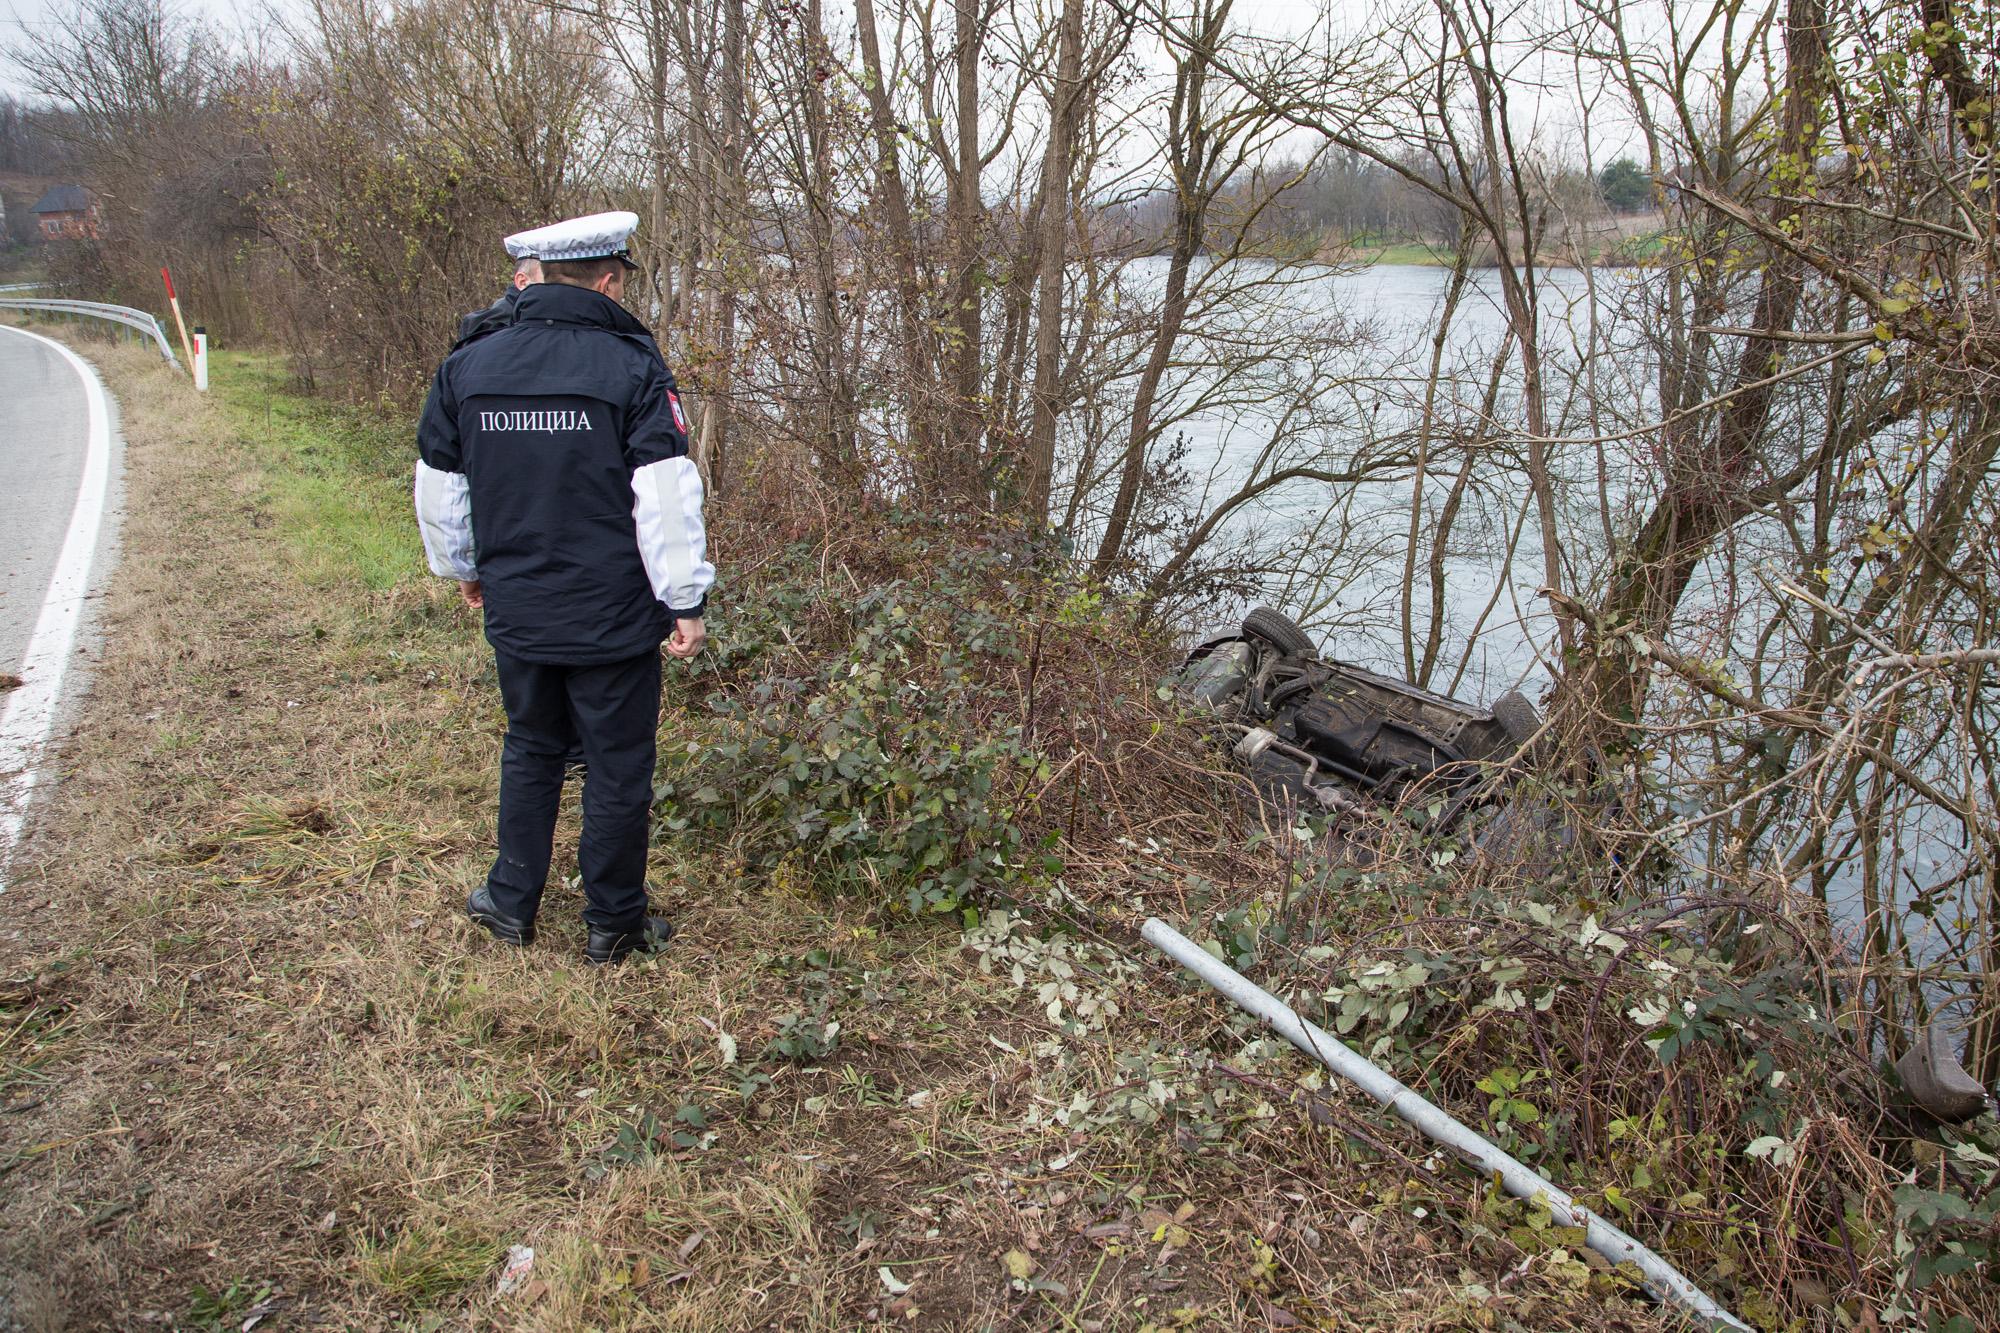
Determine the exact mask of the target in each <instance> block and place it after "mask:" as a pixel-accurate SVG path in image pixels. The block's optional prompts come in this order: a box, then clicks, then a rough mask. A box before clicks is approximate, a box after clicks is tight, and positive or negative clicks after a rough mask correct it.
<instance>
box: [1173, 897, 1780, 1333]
mask: <svg viewBox="0 0 2000 1333" xmlns="http://www.w3.org/2000/svg"><path fill="white" fill-rule="evenodd" d="M1139 935H1140V938H1141V939H1143V940H1145V941H1146V943H1148V944H1150V945H1152V946H1153V947H1154V948H1155V949H1158V950H1159V951H1160V952H1161V953H1163V954H1165V955H1166V956H1167V957H1169V958H1171V959H1173V960H1174V961H1175V962H1176V963H1179V964H1180V965H1181V966H1182V967H1184V968H1186V969H1187V970H1188V971H1190V972H1192V973H1194V974H1195V975H1196V976H1197V977H1200V978H1201V979H1202V980H1203V981H1205V982H1207V983H1208V984H1209V985H1210V986H1212V987H1214V988H1215V989H1216V990H1217V991H1220V992H1221V993H1222V995H1223V996H1224V997H1225V998H1227V999H1228V1000H1230V1001H1231V1002H1232V1003H1234V1004H1235V1005H1236V1006H1237V1007H1238V1008H1240V1009H1242V1010H1243V1011H1244V1012H1246V1013H1249V1014H1254V1015H1255V1016H1257V1017H1258V1018H1261V1019H1263V1020H1264V1021H1265V1022H1266V1023H1269V1024H1270V1025H1271V1028H1272V1030H1273V1031H1275V1032H1276V1033H1277V1034H1278V1035H1279V1036H1281V1037H1283V1038H1284V1039H1285V1040H1286V1041H1288V1042H1290V1043H1291V1044H1292V1045H1294V1046H1296V1047H1298V1048H1299V1050H1300V1051H1302V1052H1304V1053H1305V1054H1307V1055H1309V1056H1311V1057H1312V1058H1313V1059H1315V1060H1317V1061H1319V1062H1320V1063H1321V1064H1323V1065H1325V1066H1326V1067H1327V1068H1328V1069H1329V1070H1331V1071H1332V1072H1334V1073H1336V1074H1338V1075H1340V1077H1342V1078H1344V1079H1346V1080H1347V1081H1348V1082H1350V1083H1352V1084H1354V1085H1355V1086H1356V1087H1358V1088H1360V1089H1361V1090H1362V1091H1363V1092H1365V1093H1367V1094H1368V1095H1369V1096H1370V1097H1373V1098H1374V1099H1375V1100H1376V1101H1378V1102H1380V1103H1382V1105H1384V1106H1386V1107H1388V1108H1389V1109H1390V1110H1392V1111H1394V1112H1395V1113H1396V1114H1397V1115H1399V1116H1401V1117H1402V1118H1403V1119H1404V1120H1406V1121H1408V1122H1409V1123H1410V1124H1412V1125H1414V1126H1416V1128H1418V1129H1420V1130H1422V1131H1423V1132H1424V1133H1425V1134H1426V1135H1427V1136H1428V1137H1429V1138H1430V1139H1431V1140H1432V1141H1434V1142H1436V1143H1439V1144H1441V1145H1443V1146H1444V1147H1446V1148H1449V1149H1451V1150H1452V1151H1453V1152H1455V1153H1457V1154H1458V1155H1459V1156H1460V1157H1461V1158H1463V1159H1464V1160H1465V1161H1467V1162H1469V1163H1471V1164H1472V1165H1473V1166H1476V1167H1478V1168H1479V1169H1480V1170H1481V1171H1483V1172H1486V1173H1487V1174H1489V1175H1493V1176H1498V1177H1499V1179H1500V1183H1501V1185H1502V1186H1504V1187H1505V1188H1506V1190H1507V1192H1508V1193H1509V1194H1511V1195H1513V1196H1514V1197H1515V1198H1517V1199H1530V1200H1533V1199H1541V1200H1543V1201H1544V1202H1545V1203H1546V1204H1547V1205H1548V1209H1549V1212H1550V1214H1551V1215H1553V1216H1554V1218H1555V1219H1556V1221H1557V1222H1558V1223H1559V1224H1560V1225H1562V1226H1573V1227H1582V1228H1583V1230H1584V1238H1585V1243H1586V1244H1588V1245H1589V1246H1590V1248H1591V1249H1593V1250H1596V1251H1597V1252H1598V1253H1599V1254H1601V1255H1603V1256H1604V1257H1605V1258H1606V1259H1609V1260H1610V1261H1611V1262H1612V1263H1613V1264H1622V1263H1625V1262H1628V1261H1629V1262H1631V1263H1632V1264H1633V1265H1634V1266H1635V1267H1637V1268H1638V1270H1639V1272H1640V1274H1641V1275H1642V1276H1643V1277H1644V1279H1645V1283H1646V1290H1648V1291H1650V1292H1651V1293H1652V1294H1653V1295H1654V1296H1655V1297H1656V1298H1658V1299H1659V1300H1662V1301H1668V1302H1671V1303H1672V1304H1674V1305H1677V1306H1679V1307H1681V1308H1682V1309H1683V1310H1685V1311H1687V1312H1688V1313H1689V1314H1691V1315H1693V1316H1694V1317H1695V1318H1697V1319H1699V1320H1701V1321H1703V1322H1705V1323H1706V1324H1708V1325H1709V1326H1710V1327H1712V1328H1727V1329H1741V1330H1743V1333H1749V1328H1750V1326H1749V1325H1748V1324H1746V1323H1744V1322H1743V1321H1742V1320H1740V1319H1738V1318H1737V1317H1736V1316H1734V1315H1732V1314H1730V1313H1729V1311H1727V1310H1725V1309H1723V1308H1722V1306H1721V1305H1720V1304H1718V1303H1717V1302H1716V1300H1715V1298H1714V1297H1713V1296H1710V1295H1709V1294H1708V1293H1707V1292H1705V1291H1703V1290H1702V1289H1701V1288H1700V1287H1697V1286H1696V1285H1695V1284H1694V1283H1692V1282H1690V1281H1688V1279H1687V1277H1686V1276H1685V1275H1684V1274H1682V1273H1681V1271H1680V1270H1679V1269H1677V1268H1675V1267H1674V1266H1673V1265H1672V1264H1669V1263H1668V1262H1667V1261H1666V1260H1665V1259H1663V1258H1661V1257H1660V1256H1659V1255H1657V1254H1655V1253H1654V1252H1653V1251H1652V1250H1649V1249H1647V1248H1646V1247H1645V1246H1644V1245H1642V1244H1640V1243H1639V1242H1638V1241H1637V1240H1635V1239H1633V1238H1632V1237H1631V1236H1629V1235H1627V1234H1626V1233H1625V1232H1623V1231H1621V1230H1619V1229H1618V1228H1617V1227H1615V1226H1613V1225H1612V1224H1611V1223H1609V1222H1607V1221H1605V1220H1604V1219H1603V1218H1601V1217H1599V1216H1598V1215H1597V1214H1596V1213H1593V1212H1591V1211H1590V1210H1589V1209H1588V1208H1585V1207H1584V1206H1583V1205H1582V1204H1580V1203H1578V1202H1577V1201H1576V1200H1575V1199H1573V1198H1571V1197H1570V1195H1569V1193H1568V1192H1567V1191H1565V1190H1562V1189H1558V1188H1557V1187H1556V1186H1555V1185H1552V1184H1550V1183H1549V1182H1548V1181H1547V1180H1546V1179H1544V1178H1543V1177H1542V1176H1541V1175H1540V1174H1539V1173H1537V1172H1536V1171H1534V1170H1533V1169H1532V1168H1530V1167H1529V1166H1527V1165H1526V1164H1525V1163H1523V1162H1521V1161H1519V1160H1518V1159H1516V1158H1515V1157H1513V1156H1511V1155H1509V1154H1508V1153H1507V1152H1505V1151H1504V1150H1502V1149H1501V1148H1500V1147H1499V1145H1497V1144H1495V1143H1494V1142H1493V1141H1492V1140H1490V1139H1488V1138H1486V1137H1485V1136H1484V1135H1482V1134H1480V1133H1479V1132H1478V1131H1477V1130H1473V1129H1469V1128H1467V1127H1466V1126H1465V1125H1463V1124H1461V1123H1459V1122H1458V1121H1457V1120H1454V1119H1453V1118H1452V1117H1451V1116H1450V1115H1448V1114H1447V1113H1446V1112H1445V1111H1443V1110H1442V1109H1440V1108H1439V1107H1438V1106H1437V1105H1436V1104H1434V1103H1432V1102H1430V1101H1427V1100H1426V1099H1425V1098H1424V1097H1423V1096H1422V1094H1420V1093H1418V1092H1417V1091H1416V1090H1415V1089H1413V1088H1411V1087H1410V1086H1409V1085H1408V1084H1406V1083H1404V1082H1402V1081H1401V1080H1400V1079H1398V1078H1397V1077H1396V1076H1395V1075H1393V1074H1391V1073H1390V1072H1389V1071H1388V1070H1386V1069H1383V1068H1381V1067H1380V1066H1378V1065H1376V1064H1374V1063H1373V1062H1372V1061H1370V1060H1367V1059H1365V1058H1364V1057H1362V1056H1361V1055H1359V1054H1358V1053H1356V1052H1355V1051H1354V1050H1353V1049H1352V1048H1351V1047H1349V1046H1348V1045H1347V1043H1346V1042H1343V1041H1342V1040H1340V1038H1338V1037H1336V1036H1334V1035H1333V1034H1332V1033H1331V1032H1328V1031H1327V1030H1326V1029H1325V1028H1322V1027H1320V1026H1318V1025H1317V1024H1314V1023H1309V1022H1307V1021H1306V1020H1305V1019H1303V1018H1301V1017H1299V1015H1298V1013H1297V1012H1296V1011H1295V1010H1294V1009H1293V1008H1292V1007H1291V1006H1290V1005H1288V1004H1286V1003H1285V1002H1284V1001H1283V1000H1280V999H1279V998H1278V997H1277V996H1275V995H1273V994H1271V992H1269V991H1267V990H1265V989H1264V988H1263V987H1262V986H1259V985H1257V983H1255V982H1253V981H1251V980H1250V979H1248V978H1247V977H1245V976H1244V975H1243V974H1242V973H1240V972H1238V971H1236V969H1234V968H1232V967H1230V966H1229V965H1228V964H1227V963H1224V962H1222V961H1221V960H1220V959H1218V958H1216V956H1215V955H1214V954H1211V953H1210V952H1208V950H1206V949H1204V948H1202V947H1201V946H1200V945H1198V944H1196V943H1195V942H1194V941H1193V940H1190V939H1189V938H1188V937H1187V936H1185V935H1183V934H1181V933H1180V932H1179V931H1177V930H1175V929H1174V928H1173V927H1172V926H1169V925H1168V924H1167V923H1166V922H1164V921H1161V920H1160V919H1158V918H1157V917H1153V918H1149V919H1148V920H1147V922H1146V924H1145V926H1144V927H1142V928H1141V929H1140V931H1139Z"/></svg>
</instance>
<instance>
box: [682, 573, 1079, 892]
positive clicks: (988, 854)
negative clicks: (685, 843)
mask: <svg viewBox="0 0 2000 1333" xmlns="http://www.w3.org/2000/svg"><path fill="white" fill-rule="evenodd" d="M808 554H809V553H806V552H802V551H794V552H790V553H788V558H787V559H786V560H785V561H781V562H780V564H779V566H778V568H776V569H775V570H773V571H771V572H770V573H769V574H768V575H767V577H765V578H764V579H762V580H760V581H759V582H758V584H757V585H756V586H755V587H753V588H752V589H751V590H750V591H749V592H748V594H747V595H746V596H745V597H744V599H743V600H742V601H741V602H739V603H738V604H737V605H736V606H734V607H732V608H731V609H729V610H727V611H725V612H724V613H723V614H722V615H720V616H718V617H717V621H718V625H717V631H716V639H717V641H718V642H719V643H721V644H724V645H727V647H726V650H725V651H726V652H727V653H728V654H729V655H728V656H727V657H724V658H723V659H722V660H721V663H720V665H721V668H722V671H723V673H724V674H725V675H727V676H733V677H736V678H738V679H739V680H742V679H744V678H748V677H753V676H755V677H756V678H755V679H754V680H752V681H750V682H749V683H748V684H747V687H745V688H729V687H728V686H727V685H725V687H724V688H722V689H718V690H716V691H714V692H713V693H712V694H711V695H710V697H709V699H708V701H707V706H708V708H709V710H710V712H711V713H712V715H713V717H714V718H715V720H716V721H717V722H718V723H719V724H720V728H721V735H720V736H719V737H717V738H716V739H713V740H710V741H707V742H704V743H699V744H691V745H689V746H688V747H687V750H686V752H685V757H684V760H683V762H682V763H681V764H680V766H679V767H678V768H673V767H671V765H672V764H673V760H674V758H675V756H674V755H673V754H672V753H671V751H670V752H669V753H668V754H667V755H666V756H665V757H664V758H665V762H664V763H663V778H662V780H661V781H660V783H659V784H658V789H657V796H658V809H659V811H660V815H661V818H662V819H663V820H664V822H665V824H666V826H667V827H668V828H669V829H671V830H682V829H689V828H692V829H697V830H701V831H704V832H710V833H717V834H721V835H724V836H726V837H728V838H730V839H733V841H734V844H735V846H736V848H737V850H738V852H739V854H740V855H741V856H742V858H743V861H744V863H745V864H746V865H747V866H751V867H755V868H759V869H763V870H766V871H773V870H776V869H778V868H780V867H791V868H794V869H796V870H799V871H803V872H805V873H807V874H809V875H810V876H811V877H812V878H813V880H814V881H815V882H816V883H817V884H819V885H820V886H821V887H822V888H824V889H827V890H829V891H833V892H843V893H866V894H869V895H871V896H876V897H879V898H881V899H883V900H885V901H887V902H889V903H891V904H893V905H895V906H897V907H900V908H901V909H903V910H906V911H908V912H910V913H913V914H948V913H963V914H965V919H966V920H967V921H968V922H970V921H972V920H974V919H976V910H977V906H978V905H979V904H981V903H983V902H986V901H989V900H991V899H993V898H994V897H996V896H997V897H1003V898H1004V897H1005V896H1006V895H1007V894H1009V893H1011V892H1013V891H1016V890H1018V889H1019V888H1020V887H1021V886H1023V885H1026V884H1031V883H1033V882H1036V880H1037V879H1038V878H1039V877H1041V876H1043V875H1045V874H1048V873H1050V872H1052V871H1054V870H1056V869H1058V868H1059V865H1058V863H1057V862H1055V861H1054V860H1053V859H1052V858H1049V857H1046V856H1044V855H1042V854H1041V852H1040V851H1039V850H1038V849H1029V848H1027V847H1026V846H1025V845H1024V837H1023V833H1022V830H1021V828H1020V826H1019V823H1018V822H1017V811H1016V809H1015V803H1016V802H1017V801H1018V800H1019V799H1020V797H1021V795H1022V794H1023V792H1024V791H1025V790H1027V789H1028V787H1029V784H1031V783H1032V782H1034V781H1035V779H1036V778H1037V776H1039V777H1041V778H1044V779H1045V778H1046V777H1047V776H1048V762H1047V760H1046V759H1045V758H1044V757H1043V756H1042V755H1041V754H1039V753H1038V752H1037V751H1036V750H1035V749H1034V748H1033V747H1032V746H1031V745H1029V744H1028V743H1027V742H1026V741H1025V740H1024V738H1023V734H1022V726H1021V720H1020V716H1019V710H1018V706H1017V702H1016V700H1015V699H1014V698H1013V697H1012V696H1011V694H1010V693H1009V692H1008V691H1007V690H1005V689H1004V688H1002V686H1001V685H999V684H998V683H997V681H998V679H999V676H1000V671H1001V669H1003V668H1005V667H1007V666H1009V665H1011V664H1012V663H1014V662H1016V661H1018V660H1019V658H1020V656H1021V648H1020V645H1019V633H1018V618H1017V617H1016V616H1015V615H1014V614H1013V612H1012V609H1011V608H1010V607H1008V606H1007V605H1005V604H1003V603H1001V602H998V601H996V600H994V594H995V591H996V588H1001V589H1002V590H1004V581H1003V582H1002V583H1001V584H996V576H997V575H998V573H999V572H1000V569H999V568H998V567H997V566H996V561H997V559H998V558H997V557H993V556H981V555H976V554H973V555H968V554H966V553H963V552H960V553H958V554H957V555H956V556H955V557H953V558H952V559H950V560H949V561H948V563H946V564H945V565H944V566H943V567H942V568H940V569H939V570H937V571H936V572H935V573H934V574H932V575H931V576H929V577H928V578H925V579H923V580H922V581H921V582H919V581H914V580H911V579H908V578H902V577H897V578H890V579H887V580H884V581H881V582H878V583H874V584H872V585H869V586H865V587H864V588H863V589H862V590H861V592H860V593H859V595H858V596H855V597H854V598H853V599H852V600H851V602H850V603H849V604H848V605H847V608H846V614H845V616H844V621H845V624H844V626H842V625H838V624H836V625H833V626H830V627H825V628H827V629H830V630H831V631H832V637H833V638H834V639H835V642H832V643H827V642H820V641H818V635H817V634H815V632H814V631H813V630H811V629H805V628H795V627H803V626H805V625H806V624H807V621H808V618H809V617H810V616H811V615H812V614H813V613H814V612H815V611H817V610H819V609H820V608H821V607H823V605H824V602H823V600H821V599H814V600H815V601H816V605H807V604H806V602H805V601H802V599H801V597H800V590H801V589H802V588H807V587H810V586H811V585H810V580H809V575H808V574H807V573H806V571H805V570H804V568H803V566H804V565H805V563H806V559H807V556H808ZM801 635H806V636H809V639H810V641H811V651H806V650H805V649H804V641H802V639H801ZM843 639H844V641H841V640H843ZM794 665H795V666H797V667H799V668H801V669H802V670H803V674H799V675H785V674H779V673H780V672H782V671H783V670H784V669H785V668H786V667H787V666H794ZM758 668H762V669H763V672H762V674H761V675H758V674H757V669H758Z"/></svg>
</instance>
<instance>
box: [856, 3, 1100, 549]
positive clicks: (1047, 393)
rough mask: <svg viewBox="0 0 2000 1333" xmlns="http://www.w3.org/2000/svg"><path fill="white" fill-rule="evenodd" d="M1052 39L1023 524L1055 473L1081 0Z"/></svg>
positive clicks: (1036, 522) (1035, 522)
mask: <svg viewBox="0 0 2000 1333" xmlns="http://www.w3.org/2000/svg"><path fill="white" fill-rule="evenodd" d="M862 3H864V4H865V3H867V0H862ZM1057 43H1058V53H1057V56H1056V78H1055V88H1054V91H1053V94H1052V95H1051V97H1050V99H1049V104H1050V105H1049V143H1048V151H1047V152H1046V154H1044V156H1043V158H1042V216H1041V247H1040V249H1041V294H1040V303H1039V307H1038V308H1037V310H1036V312H1035V389H1034V419H1033V421H1032V422H1031V423H1030V425H1029V429H1028V448H1027V457H1026V458H1025V459H1024V460H1023V462H1024V464H1025V466H1024V467H1023V469H1022V493H1021V510H1022V514H1023V516H1024V517H1025V518H1026V519H1027V522H1028V524H1029V526H1030V527H1031V528H1034V529H1037V530H1039V529H1041V528H1044V527H1046V526H1047V524H1048V518H1049V494H1050V491H1051V490H1052V489H1053V486H1054V479H1055V460H1056V416H1057V413H1058V409H1059V407H1060V404H1059V403H1058V401H1057V399H1058V397H1059V394H1060V386H1059V384H1058V379H1059V377H1060V373H1061V369H1062V321H1063V279H1064V277H1065V274H1064V272H1063V270H1064V266H1065V261H1066V260H1067V258H1068V248H1067V245H1066V241H1067V239H1068V235H1069V212H1070V209H1069V203H1070V190H1069V187H1070V179H1069V178H1070V167H1071V162H1072V158H1073V155H1074V153H1075V149H1076V134H1077V124H1078V120H1079V117H1078V115H1077V107H1076V104H1077V102H1078V100H1079V99H1078V96H1077V95H1078V93H1079V92H1080V91H1081V89H1080V87H1079V85H1080V84H1081V83H1082V80H1083V0H1063V10H1062V19H1061V21H1060V27H1059V28H1058V31H1057Z"/></svg>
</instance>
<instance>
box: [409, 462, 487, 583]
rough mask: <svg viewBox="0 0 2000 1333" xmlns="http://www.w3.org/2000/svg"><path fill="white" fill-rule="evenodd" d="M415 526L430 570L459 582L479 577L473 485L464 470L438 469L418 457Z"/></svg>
mask: <svg viewBox="0 0 2000 1333" xmlns="http://www.w3.org/2000/svg"><path fill="white" fill-rule="evenodd" d="M417 527H418V528H419V529H420V530H421V531H422V532H423V534H424V554H425V555H426V556H428V557H430V562H431V573H433V574H441V575H443V576H444V577H445V578H448V579H457V580H459V581H460V582H462V583H470V582H472V581H473V580H474V579H477V578H478V577H479V567H478V566H477V565H476V564H474V563H473V548H472V488H471V486H470V485H469V484H468V483H467V482H466V480H465V474H464V473H463V472H441V471H439V470H438V469H437V468H434V467H432V466H431V465H430V464H428V463H426V462H424V461H423V460H422V459H421V458H420V459H418V460H417Z"/></svg>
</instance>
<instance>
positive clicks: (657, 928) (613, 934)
mask: <svg viewBox="0 0 2000 1333" xmlns="http://www.w3.org/2000/svg"><path fill="white" fill-rule="evenodd" d="M673 937H674V926H673V922H671V921H669V920H667V919H666V918H665V917H663V916H649V917H647V918H646V923H645V924H644V925H642V926H640V927H639V928H638V929H637V930H599V929H598V928H597V927H596V926H592V927H591V928H590V938H589V939H588V940H587V941H585V942H584V946H583V956H584V957H585V958H588V959H589V960H590V961H591V962H592V963H595V964H596V965H597V966H599V967H603V966H604V965H605V964H607V963H615V962H617V961H618V960H619V959H621V958H623V957H624V956H625V955H626V954H628V953H631V952H632V951H633V950H634V949H637V950H638V951H640V952H641V953H652V952H654V951H656V950H658V949H660V948H662V947H664V946H665V945H666V942H667V941H668V940H670V939H672V938H673Z"/></svg>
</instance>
